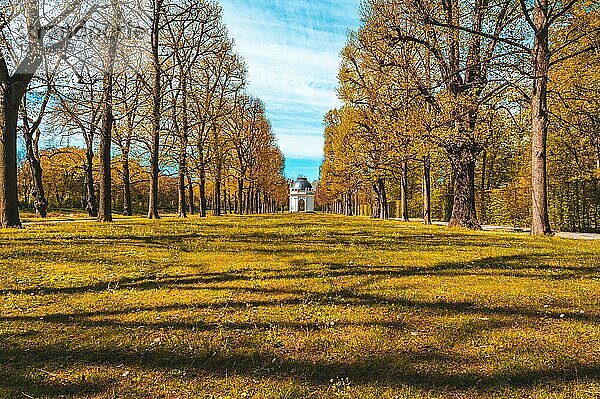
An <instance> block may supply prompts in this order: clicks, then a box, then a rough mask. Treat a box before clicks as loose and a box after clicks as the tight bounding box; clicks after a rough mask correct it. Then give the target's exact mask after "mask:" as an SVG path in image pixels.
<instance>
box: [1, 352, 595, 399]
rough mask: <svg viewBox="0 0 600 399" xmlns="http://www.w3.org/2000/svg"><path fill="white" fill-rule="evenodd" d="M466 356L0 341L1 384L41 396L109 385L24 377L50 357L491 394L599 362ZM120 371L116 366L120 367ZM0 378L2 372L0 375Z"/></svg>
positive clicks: (588, 372) (60, 363)
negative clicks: (508, 363)
mask: <svg viewBox="0 0 600 399" xmlns="http://www.w3.org/2000/svg"><path fill="white" fill-rule="evenodd" d="M472 361H473V359H469V358H465V357H464V356H461V357H457V356H456V355H451V354H448V353H444V352H440V351H439V350H432V349H431V348H429V349H427V351H408V350H407V351H402V352H400V353H398V354H397V355H394V356H389V355H388V356H365V357H364V358H360V359H354V360H350V361H344V360H339V361H325V360H312V361H311V360H302V359H294V358H289V357H283V356H281V355H279V354H277V353H264V352H258V351H256V352H254V353H252V354H249V353H248V352H247V351H244V350H239V351H230V352H212V351H211V353H208V352H207V353H200V352H196V353H194V352H184V353H177V352H174V351H169V350H165V349H163V348H159V347H154V348H151V349H148V350H146V351H142V352H139V351H136V350H133V349H127V348H123V347H119V348H100V349H97V348H86V347H79V348H65V347H62V346H53V345H45V346H41V347H36V348H27V349H22V348H19V347H12V348H2V347H0V362H2V363H4V364H8V365H9V366H8V367H9V369H10V370H11V372H12V374H11V375H12V378H8V380H6V379H5V383H6V384H7V386H8V388H10V389H12V390H13V391H14V392H19V391H20V390H22V389H23V388H24V387H25V386H27V387H29V388H30V389H33V391H34V392H37V393H38V394H43V395H44V397H57V396H60V395H65V394H75V395H81V396H82V397H85V395H86V393H89V392H96V393H99V392H101V391H102V390H103V389H107V388H109V387H108V385H97V384H96V385H89V384H87V383H84V382H82V383H81V384H76V385H71V386H63V385H54V386H53V385H48V384H46V383H44V384H40V383H39V382H36V381H33V380H30V379H27V377H26V374H27V370H29V369H31V368H32V367H33V368H43V367H46V366H47V365H48V364H49V363H51V364H52V366H53V367H54V368H55V369H56V368H58V369H68V368H70V367H73V365H87V366H90V365H91V366H104V367H112V368H117V367H121V366H124V368H125V369H127V368H133V372H134V373H135V372H137V370H141V371H142V372H144V371H157V372H163V373H168V372H169V371H171V370H186V375H187V377H186V378H196V377H203V378H205V377H206V376H215V377H225V376H232V375H241V376H249V377H253V378H255V379H259V380H260V378H262V377H270V378H276V379H278V378H292V379H295V380H297V381H299V382H301V383H304V384H308V385H311V386H315V385H326V384H328V383H329V381H330V380H333V379H335V380H337V379H341V378H348V379H349V380H350V381H352V383H353V384H356V383H358V384H362V383H364V384H377V385H378V386H380V387H391V388H397V387H405V386H407V385H408V386H413V387H416V388H421V389H425V390H430V391H433V392H437V393H444V392H445V393H447V392H448V391H451V392H455V391H472V390H476V391H480V392H488V393H489V392H494V391H496V390H498V389H500V388H531V387H534V386H536V385H538V384H541V383H546V384H550V385H552V386H558V385H559V384H564V383H568V382H572V381H579V382H582V381H586V380H597V379H598V378H599V377H600V365H599V364H591V365H590V364H570V365H564V366H556V367H553V368H548V369H535V368H532V369H526V368H521V369H519V370H514V371H498V372H493V373H490V372H487V371H486V372H479V371H473V368H472V367H470V368H468V370H467V367H466V366H467V365H469V364H470V363H471V362H472ZM121 370H122V369H121ZM0 377H1V374H0Z"/></svg>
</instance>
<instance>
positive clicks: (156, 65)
mask: <svg viewBox="0 0 600 399" xmlns="http://www.w3.org/2000/svg"><path fill="white" fill-rule="evenodd" d="M162 5H163V0H154V10H153V15H152V18H153V20H152V37H151V40H152V68H153V86H152V143H151V148H150V168H151V170H150V195H149V201H148V219H160V215H159V214H158V177H159V173H160V170H159V163H158V161H159V160H158V157H159V152H160V121H161V115H160V113H161V95H162V82H161V75H162V70H161V64H160V56H159V50H160V49H159V46H160V38H159V34H160V28H161V26H160V24H161V22H160V15H161V13H162V8H163V7H162Z"/></svg>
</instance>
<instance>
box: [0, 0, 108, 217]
mask: <svg viewBox="0 0 600 399" xmlns="http://www.w3.org/2000/svg"><path fill="white" fill-rule="evenodd" d="M0 7H2V15H3V16H4V17H5V18H9V19H8V20H6V21H3V22H2V23H1V24H2V25H0V26H1V28H2V32H1V33H2V36H1V37H0V47H1V48H0V129H1V130H2V137H1V140H0V227H20V226H21V221H20V218H19V206H18V199H17V124H18V118H19V107H20V106H21V103H22V99H23V96H24V95H25V93H26V91H27V88H28V86H29V83H30V82H31V80H32V79H33V77H34V75H35V74H36V73H37V71H38V69H39V68H40V66H41V65H42V63H43V60H44V54H48V53H52V52H56V51H60V50H62V49H64V48H65V46H66V45H68V43H69V41H70V40H71V39H72V38H73V37H74V36H75V35H76V34H77V32H79V31H80V30H81V29H82V28H83V26H84V25H85V23H86V22H87V19H88V18H89V16H90V15H91V14H92V13H93V12H94V11H95V10H96V8H97V7H96V6H89V7H86V6H85V5H84V4H83V1H82V0H78V1H74V2H69V3H65V4H64V5H62V7H55V4H47V3H41V2H40V1H39V0H25V1H24V2H14V3H13V2H10V3H3V4H2V5H1V6H0ZM19 15H20V16H22V17H23V18H22V19H20V18H16V17H17V16H19ZM20 21H24V23H23V24H21V23H20ZM15 25H17V26H15ZM19 25H20V26H19ZM14 32H17V33H14ZM64 32H66V34H65V33H64ZM55 37H58V39H56V40H52V39H53V38H55Z"/></svg>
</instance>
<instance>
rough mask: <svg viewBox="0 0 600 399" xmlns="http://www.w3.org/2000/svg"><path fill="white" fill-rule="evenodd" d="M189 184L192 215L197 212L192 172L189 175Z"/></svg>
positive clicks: (189, 203) (190, 211) (189, 202)
mask: <svg viewBox="0 0 600 399" xmlns="http://www.w3.org/2000/svg"><path fill="white" fill-rule="evenodd" d="M187 185H188V194H189V200H188V211H189V213H190V215H193V214H194V213H195V212H196V209H194V208H195V207H194V201H195V200H194V181H193V180H192V177H191V176H190V174H189V173H188V175H187Z"/></svg>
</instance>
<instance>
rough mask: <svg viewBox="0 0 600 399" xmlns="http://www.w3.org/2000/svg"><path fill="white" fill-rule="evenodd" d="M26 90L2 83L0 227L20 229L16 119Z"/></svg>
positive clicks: (0, 115)
mask: <svg viewBox="0 0 600 399" xmlns="http://www.w3.org/2000/svg"><path fill="white" fill-rule="evenodd" d="M24 90H25V88H22V89H19V88H17V87H16V85H15V84H12V83H9V82H6V81H0V94H1V96H2V98H0V128H1V129H2V139H1V140H0V227H2V228H10V227H16V228H20V227H21V219H20V218H19V199H18V197H17V119H18V117H19V113H18V110H19V104H20V103H21V98H22V96H23V94H22V92H23V93H24Z"/></svg>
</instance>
